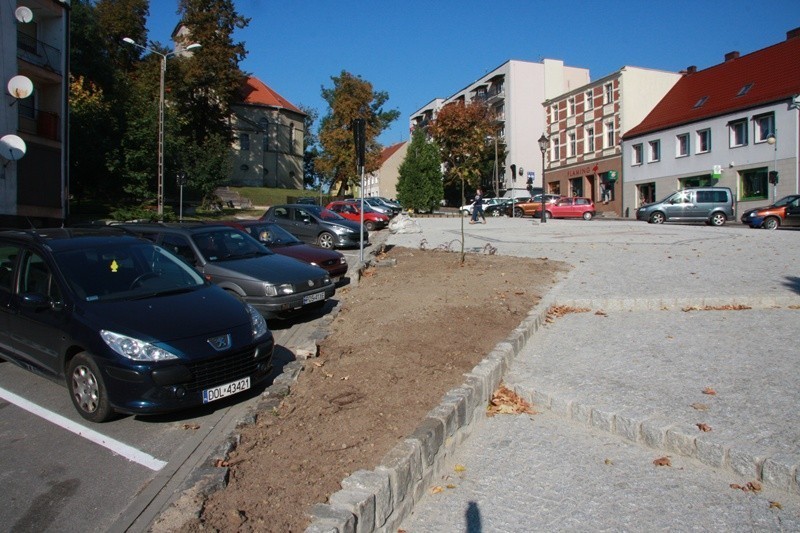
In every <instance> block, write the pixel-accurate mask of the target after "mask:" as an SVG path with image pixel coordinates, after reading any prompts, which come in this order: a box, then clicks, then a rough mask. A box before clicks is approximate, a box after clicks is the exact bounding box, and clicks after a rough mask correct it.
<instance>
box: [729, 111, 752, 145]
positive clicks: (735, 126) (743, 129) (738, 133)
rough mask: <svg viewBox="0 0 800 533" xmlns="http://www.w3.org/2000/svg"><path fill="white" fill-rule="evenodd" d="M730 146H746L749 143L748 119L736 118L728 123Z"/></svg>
mask: <svg viewBox="0 0 800 533" xmlns="http://www.w3.org/2000/svg"><path fill="white" fill-rule="evenodd" d="M728 134H729V136H730V147H731V148H735V147H737V146H745V145H746V144H747V119H744V118H743V119H741V120H734V121H733V122H730V123H729V124H728Z"/></svg>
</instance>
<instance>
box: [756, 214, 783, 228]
mask: <svg viewBox="0 0 800 533" xmlns="http://www.w3.org/2000/svg"><path fill="white" fill-rule="evenodd" d="M780 225H781V221H780V220H778V218H777V217H767V218H765V219H764V223H763V224H762V225H761V227H762V228H764V229H769V230H773V229H778V227H779V226H780Z"/></svg>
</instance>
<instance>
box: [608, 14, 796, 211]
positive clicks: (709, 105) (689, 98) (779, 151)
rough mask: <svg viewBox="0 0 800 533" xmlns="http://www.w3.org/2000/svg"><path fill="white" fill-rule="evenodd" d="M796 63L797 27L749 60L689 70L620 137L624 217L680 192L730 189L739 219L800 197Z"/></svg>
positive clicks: (735, 55)
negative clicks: (757, 209) (740, 214)
mask: <svg viewBox="0 0 800 533" xmlns="http://www.w3.org/2000/svg"><path fill="white" fill-rule="evenodd" d="M798 57H800V28H798V29H795V30H792V31H789V32H787V34H786V40H785V41H783V42H780V43H778V44H775V45H772V46H769V47H767V48H764V49H761V50H758V51H755V52H752V53H750V54H747V55H743V56H740V54H739V52H736V51H734V52H730V53H728V54H726V55H725V60H724V62H722V63H720V64H717V65H714V66H712V67H709V68H707V69H704V70H697V69H696V67H689V68H688V69H687V71H686V73H685V75H684V76H683V77H681V79H680V80H679V81H678V83H676V84H675V86H674V87H673V88H672V90H671V91H669V92H668V93H667V94H666V96H665V97H664V98H663V99H662V100H661V101H660V102H659V103H658V105H656V107H655V108H653V110H652V112H651V113H650V114H648V116H647V117H646V118H645V119H644V120H643V121H642V123H641V124H639V125H638V126H636V127H635V128H633V129H632V130H630V131H629V132H628V133H627V134H625V135H624V136H623V142H622V153H623V171H624V172H623V190H624V191H623V196H624V205H625V210H626V212H629V213H630V216H634V212H635V209H636V208H637V207H639V206H641V205H642V204H645V203H650V202H653V201H656V200H658V199H660V198H663V197H665V196H667V195H668V194H670V193H672V192H673V191H675V190H679V189H682V188H685V187H694V186H707V185H716V186H724V187H730V188H731V190H732V191H733V192H734V194H735V196H736V198H737V200H738V212H742V211H744V210H746V209H748V208H750V207H756V206H760V205H764V204H767V203H770V202H772V201H774V200H775V199H777V198H780V197H782V196H785V195H787V194H797V193H798V192H800V179H798V152H799V151H800V145H799V144H798V135H799V133H800V120H798V119H799V118H800V115H799V113H800V69H798V59H797V58H798ZM771 171H777V172H778V178H779V179H778V183H772V182H771V180H770V175H769V173H770V172H771Z"/></svg>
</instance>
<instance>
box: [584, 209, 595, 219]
mask: <svg viewBox="0 0 800 533" xmlns="http://www.w3.org/2000/svg"><path fill="white" fill-rule="evenodd" d="M593 216H594V215H592V214H591V213H590V212H589V211H586V212H585V213H584V214H583V220H592V217H593Z"/></svg>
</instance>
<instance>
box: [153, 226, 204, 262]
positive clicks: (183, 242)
mask: <svg viewBox="0 0 800 533" xmlns="http://www.w3.org/2000/svg"><path fill="white" fill-rule="evenodd" d="M161 246H163V247H164V248H166V249H167V250H169V251H170V252H172V253H174V254H175V255H177V256H178V257H182V258H183V259H184V260H186V262H188V263H189V264H190V265H194V264H196V263H197V258H196V257H195V255H194V250H193V249H192V245H191V244H189V240H188V239H187V238H186V237H184V236H183V235H170V234H166V235H164V238H163V239H162V241H161Z"/></svg>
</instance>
